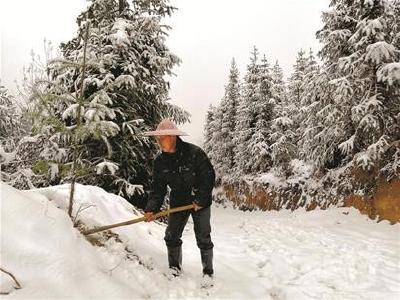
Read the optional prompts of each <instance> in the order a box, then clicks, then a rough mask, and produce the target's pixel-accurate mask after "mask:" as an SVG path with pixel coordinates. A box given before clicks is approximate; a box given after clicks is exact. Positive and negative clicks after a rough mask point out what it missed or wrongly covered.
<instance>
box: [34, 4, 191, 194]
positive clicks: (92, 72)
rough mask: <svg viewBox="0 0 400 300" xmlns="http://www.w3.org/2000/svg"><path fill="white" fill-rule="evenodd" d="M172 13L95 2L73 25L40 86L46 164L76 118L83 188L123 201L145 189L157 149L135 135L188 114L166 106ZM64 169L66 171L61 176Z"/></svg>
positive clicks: (63, 145)
mask: <svg viewBox="0 0 400 300" xmlns="http://www.w3.org/2000/svg"><path fill="white" fill-rule="evenodd" d="M171 12H172V8H171V7H170V6H169V5H168V4H167V1H155V0H147V1H133V2H132V4H130V3H129V2H128V1H124V0H120V1H114V0H93V1H91V4H90V5H89V7H88V9H87V10H86V11H84V12H83V13H82V14H81V15H80V16H79V17H78V19H77V23H78V26H79V29H78V33H77V36H76V37H75V38H73V39H72V40H71V41H69V42H67V43H63V44H62V45H61V50H62V58H61V59H57V60H54V61H52V63H51V64H50V65H49V66H48V71H49V73H50V76H51V84H50V86H51V87H50V88H49V86H46V85H44V86H42V87H44V88H45V90H44V92H46V93H49V92H50V96H46V97H45V100H46V101H49V102H50V103H49V105H48V106H49V107H50V110H51V112H50V113H49V114H48V115H47V117H48V118H50V119H51V122H48V124H46V122H42V121H40V119H37V121H38V122H37V124H42V125H45V126H46V125H47V126H49V127H48V128H47V130H48V131H49V133H48V134H49V136H50V138H49V139H50V140H51V139H52V138H53V139H54V142H55V144H56V145H57V147H58V149H55V150H56V151H55V152H54V151H52V152H49V159H50V158H51V157H53V158H54V155H56V156H57V155H58V154H57V151H59V150H65V151H64V152H66V153H67V154H68V153H70V149H68V142H69V140H68V138H67V136H68V131H70V130H73V129H74V128H75V127H76V124H77V123H76V122H77V120H78V119H79V115H80V118H81V119H82V124H81V125H82V126H81V128H82V130H80V132H79V134H80V135H81V141H83V140H84V141H85V142H84V143H82V144H81V145H82V149H81V150H82V153H83V154H84V156H83V157H81V160H82V162H90V163H89V165H92V166H93V168H90V170H89V169H86V168H83V169H82V170H81V172H80V176H79V178H78V179H79V180H80V181H81V182H86V183H94V182H96V184H98V185H101V186H102V187H104V188H106V189H107V190H109V191H114V192H117V193H122V194H124V195H125V196H128V197H129V196H130V195H132V194H133V193H134V192H135V191H137V187H138V185H140V184H141V185H147V184H148V180H149V173H150V169H151V168H150V166H149V160H150V159H151V158H152V156H153V155H154V153H155V151H156V150H157V149H158V148H157V146H156V143H155V142H154V141H153V140H152V139H149V138H148V137H144V136H142V134H141V132H142V131H143V130H147V129H149V128H150V127H151V128H153V127H154V126H155V124H157V123H158V122H159V121H160V120H161V119H162V118H164V117H169V118H173V119H174V120H175V121H177V122H178V123H181V122H184V121H186V120H187V119H188V114H187V113H186V112H183V111H182V110H181V109H179V108H178V107H175V106H174V105H172V104H170V103H169V102H168V89H169V83H168V82H167V81H166V79H165V75H169V74H171V69H172V67H173V66H174V65H175V64H177V63H178V61H179V59H178V58H177V57H176V56H175V55H174V54H172V53H171V52H170V51H169V49H168V48H167V46H166V45H165V39H166V29H168V28H167V27H166V26H164V25H162V24H161V19H162V17H163V16H165V15H167V14H170V13H171ZM88 26H89V27H90V30H89V36H88V41H87V47H86V48H87V50H86V56H87V60H86V68H85V76H84V77H83V75H82V74H83V72H81V70H79V68H77V65H81V63H82V59H83V57H84V56H83V52H84V43H83V40H84V36H85V32H86V30H87V28H88ZM80 83H82V84H83V92H82V90H80V88H79V87H80ZM81 92H82V95H81V94H80V93H81ZM80 95H81V98H79V96H80ZM79 99H81V100H79ZM41 100H43V99H41ZM46 101H45V102H46ZM79 107H80V109H78V108H79ZM43 112H45V110H44V111H43ZM44 129H46V128H45V127H43V126H42V129H41V130H42V132H43V130H44ZM56 145H55V147H56ZM68 160H69V159H68V158H67V160H66V163H67V162H68ZM64 167H65V164H64V166H63V168H64ZM64 170H65V171H68V167H66V168H64V169H63V170H61V172H60V174H61V175H65V172H63V171H64Z"/></svg>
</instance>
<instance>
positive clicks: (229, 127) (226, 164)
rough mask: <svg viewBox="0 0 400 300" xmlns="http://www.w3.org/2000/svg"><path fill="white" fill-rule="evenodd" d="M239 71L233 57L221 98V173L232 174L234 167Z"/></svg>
mask: <svg viewBox="0 0 400 300" xmlns="http://www.w3.org/2000/svg"><path fill="white" fill-rule="evenodd" d="M239 89H240V83H239V71H238V69H237V67H236V62H235V59H232V63H231V68H230V72H229V80H228V84H227V85H226V86H225V94H224V97H223V98H222V100H221V103H220V106H219V109H220V110H221V112H222V114H221V117H222V119H221V137H220V138H221V139H220V140H219V142H220V147H219V152H220V159H221V162H222V168H221V170H220V171H221V174H224V175H228V174H231V173H232V171H233V169H234V162H235V161H234V154H235V144H234V141H233V139H234V136H235V126H236V114H237V109H238V104H239V98H240V90H239Z"/></svg>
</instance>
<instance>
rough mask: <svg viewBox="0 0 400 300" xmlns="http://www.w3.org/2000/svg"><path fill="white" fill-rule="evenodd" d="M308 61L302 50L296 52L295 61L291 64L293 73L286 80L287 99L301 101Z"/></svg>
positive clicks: (297, 102) (292, 101) (293, 101)
mask: <svg viewBox="0 0 400 300" xmlns="http://www.w3.org/2000/svg"><path fill="white" fill-rule="evenodd" d="M307 65H308V61H307V57H306V55H305V52H304V50H302V49H300V51H299V52H298V53H297V58H296V63H295V64H294V66H293V74H292V76H291V77H290V78H289V82H288V101H290V102H291V103H294V104H297V105H298V104H299V103H300V102H301V96H302V94H303V91H304V86H303V80H304V77H305V74H306V69H307Z"/></svg>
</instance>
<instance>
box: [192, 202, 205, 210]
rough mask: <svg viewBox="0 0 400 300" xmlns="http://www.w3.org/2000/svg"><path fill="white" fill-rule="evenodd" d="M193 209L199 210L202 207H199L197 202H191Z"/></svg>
mask: <svg viewBox="0 0 400 300" xmlns="http://www.w3.org/2000/svg"><path fill="white" fill-rule="evenodd" d="M193 206H194V207H193V209H194V211H198V210H200V209H202V208H203V207H201V206H200V205H199V204H197V202H193Z"/></svg>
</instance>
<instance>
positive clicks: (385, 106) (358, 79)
mask: <svg viewBox="0 0 400 300" xmlns="http://www.w3.org/2000/svg"><path fill="white" fill-rule="evenodd" d="M398 5H399V4H398V2H397V1H386V0H376V1H375V0H374V1H332V3H331V6H332V10H331V11H330V12H327V13H325V14H324V22H325V26H324V28H323V29H322V30H321V31H319V32H318V35H317V36H318V38H319V39H320V41H321V42H322V43H323V44H324V46H323V49H322V51H321V56H322V58H323V59H324V61H325V69H326V72H327V74H328V77H329V85H330V86H331V89H332V93H331V95H330V99H331V101H329V103H327V104H326V105H325V106H324V107H323V108H322V109H321V110H320V112H319V113H320V114H321V115H324V117H325V119H332V120H333V119H334V120H335V121H334V122H331V124H330V125H325V126H322V128H321V130H320V132H319V133H318V134H321V136H323V138H322V143H321V144H322V145H324V146H322V147H324V148H326V149H330V152H331V153H330V155H328V156H327V157H330V158H331V160H332V159H334V158H335V156H336V158H335V159H334V160H335V162H334V166H337V165H341V164H344V163H346V162H350V161H352V160H353V159H354V160H353V161H354V163H355V165H356V166H360V167H362V168H364V169H371V168H372V167H380V164H381V162H382V161H381V160H382V158H383V157H384V156H386V155H388V154H389V152H390V153H391V154H390V156H391V155H392V154H393V155H395V153H397V148H398V146H395V145H396V141H398V140H399V132H400V130H399V123H398V113H399V98H398V96H396V95H395V94H393V91H394V90H395V87H394V86H393V84H392V83H393V78H395V77H396V75H395V76H393V74H392V75H389V77H390V78H391V79H390V80H388V78H385V76H384V75H383V74H389V72H388V71H389V70H393V69H392V66H395V65H396V63H398V61H399V59H400V57H399V53H400V52H399V49H398V48H396V47H398V44H396V43H398V41H397V40H398V35H399V32H398V27H397V29H396V24H397V23H398V18H399V17H398V15H396V9H398V8H396V7H397V6H398ZM393 64H394V65H393ZM323 132H330V133H331V134H330V135H329V136H327V135H324V134H323ZM388 151H389V152H388ZM388 159H389V158H388ZM391 159H395V157H393V156H392V158H391Z"/></svg>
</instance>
